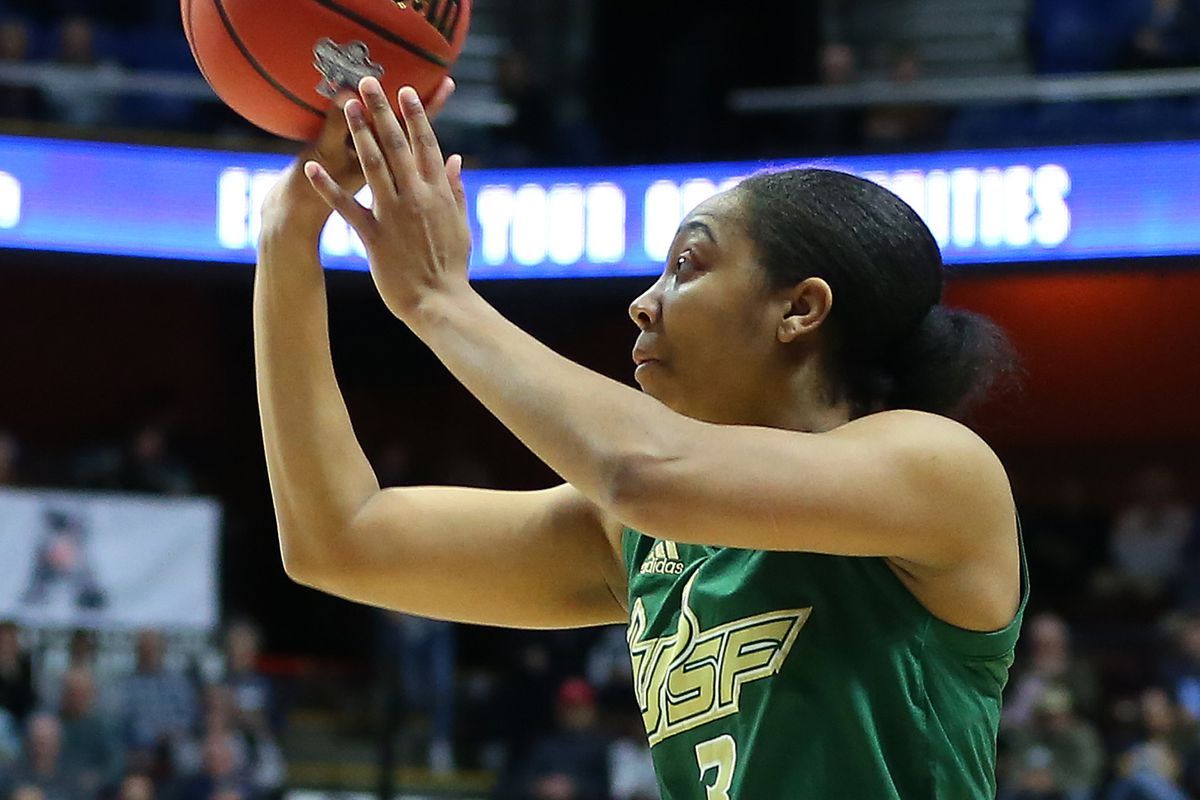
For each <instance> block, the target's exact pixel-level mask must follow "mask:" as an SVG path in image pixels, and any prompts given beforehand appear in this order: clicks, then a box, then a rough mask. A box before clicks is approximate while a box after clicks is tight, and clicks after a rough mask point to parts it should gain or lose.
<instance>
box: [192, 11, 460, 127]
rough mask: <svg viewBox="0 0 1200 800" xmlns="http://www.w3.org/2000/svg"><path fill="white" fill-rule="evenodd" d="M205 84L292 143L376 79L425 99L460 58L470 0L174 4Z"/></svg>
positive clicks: (393, 92)
mask: <svg viewBox="0 0 1200 800" xmlns="http://www.w3.org/2000/svg"><path fill="white" fill-rule="evenodd" d="M180 9H181V11H182V13H183V29H184V32H185V33H186V34H187V38H188V42H189V43H190V44H191V46H192V55H193V56H195V58H196V64H197V65H198V66H199V67H200V72H201V73H203V75H204V77H205V79H206V80H207V81H208V83H209V85H211V86H212V88H213V90H214V91H216V93H217V94H218V95H219V96H220V98H221V99H222V100H224V101H225V102H226V103H227V104H229V106H230V107H231V108H232V109H233V110H234V111H236V112H237V113H239V114H241V115H242V116H243V117H245V118H246V119H248V120H250V121H251V122H252V123H254V124H255V125H257V126H259V127H260V128H263V129H265V130H268V131H270V132H271V133H274V134H278V135H279V136H284V137H286V138H288V139H300V140H308V139H312V138H313V137H315V136H316V134H317V132H318V131H319V130H320V129H321V124H322V121H323V120H324V118H325V113H326V111H327V110H328V108H329V104H330V101H331V99H332V98H333V97H334V96H336V94H337V92H338V90H339V89H341V88H342V87H343V86H348V87H351V88H353V87H354V86H356V85H357V84H358V81H359V80H360V79H361V78H363V77H365V76H367V75H375V76H377V77H378V78H379V79H380V81H381V82H382V83H383V86H384V88H385V89H387V91H388V94H389V96H390V97H391V98H392V102H393V104H394V103H395V98H396V93H397V92H399V91H400V87H401V86H412V87H414V88H415V89H416V90H417V92H419V93H420V95H421V97H422V98H425V99H426V100H428V99H429V98H430V96H431V95H432V94H433V92H434V91H435V90H436V89H437V87H438V85H439V84H440V83H441V80H442V78H443V77H445V75H446V74H447V73H449V71H450V67H451V66H452V65H453V64H454V62H455V60H457V58H458V55H459V53H461V52H462V47H463V42H464V41H465V40H466V38H467V28H468V27H469V26H470V21H471V0H180Z"/></svg>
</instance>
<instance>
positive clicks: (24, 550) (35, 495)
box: [0, 490, 221, 631]
mask: <svg viewBox="0 0 1200 800" xmlns="http://www.w3.org/2000/svg"><path fill="white" fill-rule="evenodd" d="M220 520H221V511H220V507H219V506H218V505H217V504H216V503H215V502H214V501H211V500H205V499H193V498H189V499H159V498H148V497H141V496H125V495H106V494H94V493H86V494H83V493H73V492H41V491H21V490H15V491H14V490H0V542H3V543H4V557H3V558H0V619H16V620H18V621H20V622H21V623H23V624H25V625H29V626H32V627H42V628H68V627H70V628H74V627H88V628H100V629H136V628H143V627H155V628H167V629H170V630H176V631H184V630H208V629H211V628H214V627H215V626H216V625H217V623H218V617H219V614H218V608H217V535H218V531H219V529H220Z"/></svg>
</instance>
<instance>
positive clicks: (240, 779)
mask: <svg viewBox="0 0 1200 800" xmlns="http://www.w3.org/2000/svg"><path fill="white" fill-rule="evenodd" d="M222 792H233V793H234V794H235V796H237V797H240V798H243V800H246V799H247V798H251V797H253V796H254V795H253V794H252V792H251V790H250V787H249V785H248V781H247V779H246V775H245V771H244V770H243V769H241V768H239V765H238V763H237V754H236V752H235V751H234V745H233V744H232V743H231V741H230V740H229V738H228V737H227V736H226V735H224V734H223V733H220V732H214V733H212V734H210V735H209V736H207V737H206V738H205V739H204V743H203V758H202V765H201V770H200V772H199V774H197V775H195V776H193V777H192V778H190V779H188V780H186V781H184V783H183V785H182V786H181V787H180V790H179V792H178V794H177V795H176V798H177V800H216V798H217V797H219V796H220V795H221V793H222Z"/></svg>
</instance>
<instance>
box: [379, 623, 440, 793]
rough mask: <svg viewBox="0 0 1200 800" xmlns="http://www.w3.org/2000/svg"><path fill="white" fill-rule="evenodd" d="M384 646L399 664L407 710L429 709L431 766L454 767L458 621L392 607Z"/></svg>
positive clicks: (414, 711)
mask: <svg viewBox="0 0 1200 800" xmlns="http://www.w3.org/2000/svg"><path fill="white" fill-rule="evenodd" d="M384 625H385V631H384V636H385V637H387V639H388V640H389V641H388V642H387V643H386V644H385V646H386V647H387V648H388V649H389V650H390V651H392V652H393V653H394V657H395V659H396V663H398V665H399V669H400V674H399V680H400V687H401V692H402V695H403V698H404V707H405V710H406V711H407V712H408V713H410V714H413V713H424V714H428V716H429V721H430V737H429V749H428V763H429V768H430V769H431V770H433V771H434V772H435V773H438V774H446V773H448V772H450V771H452V770H453V769H454V751H453V741H454V690H455V685H454V677H455V660H456V650H457V638H458V637H457V632H456V629H455V626H454V624H453V623H450V622H442V621H438V620H431V619H424V618H421V617H414V616H409V615H408V614H395V613H389V614H387V615H386V619H385V622H384Z"/></svg>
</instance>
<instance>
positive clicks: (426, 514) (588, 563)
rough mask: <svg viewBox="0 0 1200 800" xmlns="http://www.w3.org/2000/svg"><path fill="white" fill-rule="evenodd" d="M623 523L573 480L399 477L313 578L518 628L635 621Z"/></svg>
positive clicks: (341, 589) (443, 615)
mask: <svg viewBox="0 0 1200 800" xmlns="http://www.w3.org/2000/svg"><path fill="white" fill-rule="evenodd" d="M619 552H620V528H619V526H616V525H614V524H613V523H612V521H611V520H609V519H607V518H605V517H604V516H603V514H602V512H601V511H600V510H599V509H598V508H597V507H596V506H595V505H594V504H592V503H591V501H589V500H587V499H586V498H585V497H584V496H583V495H582V494H580V493H579V492H578V491H577V490H576V489H575V488H574V487H572V486H570V485H569V484H567V485H563V486H559V487H557V488H554V489H547V490H545V491H539V492H500V491H489V490H482V489H463V488H451V487H414V488H401V489H388V490H385V491H382V492H380V493H378V494H377V495H375V497H374V498H373V499H372V500H371V501H370V502H369V503H368V504H367V505H366V506H365V507H364V508H363V510H362V511H361V512H360V513H359V514H358V516H357V518H356V519H355V520H354V523H353V524H352V526H351V527H350V529H349V530H347V531H344V532H342V533H340V534H339V535H337V536H334V537H331V538H330V540H329V542H328V548H327V550H326V551H325V553H324V554H323V556H322V558H321V559H320V562H321V565H320V566H319V567H317V568H310V569H307V570H293V571H292V572H293V577H294V578H296V579H297V580H299V581H300V582H302V583H305V584H307V585H310V586H313V587H314V588H317V589H320V590H322V591H326V592H329V593H331V594H336V595H339V596H341V597H344V598H346V599H349V600H353V601H357V602H361V603H368V604H370V605H375V606H380V607H384V608H390V609H394V610H397V611H403V612H405V613H409V614H415V615H418V616H424V617H431V618H435V619H446V620H454V621H457V622H468V623H474V624H480V625H496V626H503V627H512V628H577V627H589V626H594V625H607V624H615V623H623V622H625V621H626V620H627V613H626V610H625V607H624V606H625V599H624V598H625V595H626V588H625V586H626V577H625V573H624V568H623V566H622V563H621V561H620V557H619V555H618V554H619Z"/></svg>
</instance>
